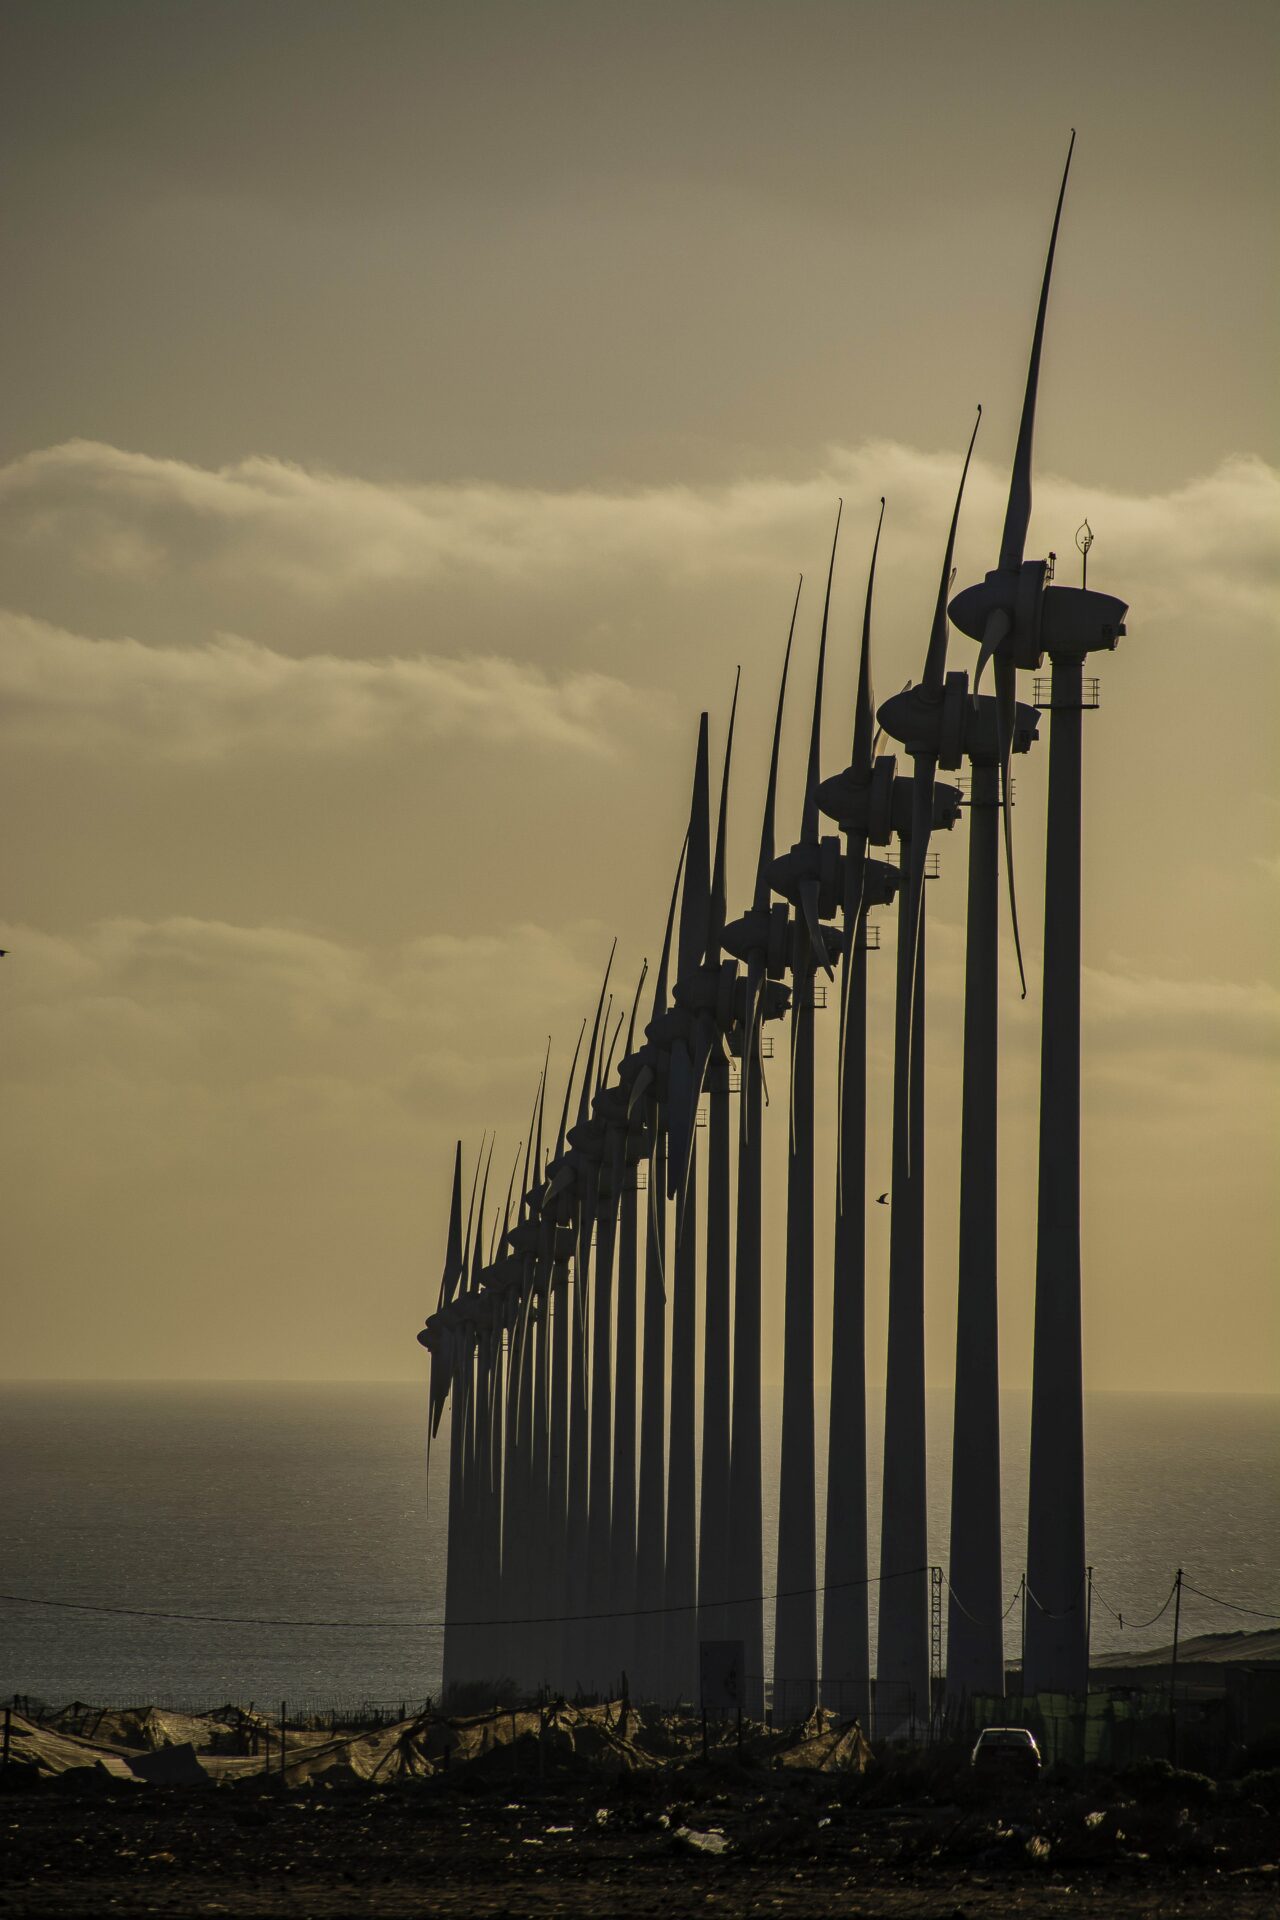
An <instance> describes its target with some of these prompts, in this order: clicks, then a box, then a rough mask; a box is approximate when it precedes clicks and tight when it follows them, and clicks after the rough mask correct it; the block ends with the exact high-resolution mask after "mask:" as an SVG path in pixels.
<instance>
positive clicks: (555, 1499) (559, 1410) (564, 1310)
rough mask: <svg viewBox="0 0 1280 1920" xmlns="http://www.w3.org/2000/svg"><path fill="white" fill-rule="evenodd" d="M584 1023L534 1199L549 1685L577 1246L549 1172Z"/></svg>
mask: <svg viewBox="0 0 1280 1920" xmlns="http://www.w3.org/2000/svg"><path fill="white" fill-rule="evenodd" d="M586 1030H587V1023H586V1021H585V1020H584V1021H583V1023H582V1026H581V1028H580V1029H579V1032H578V1040H577V1045H576V1046H575V1047H574V1050H573V1060H572V1062H571V1063H570V1066H569V1075H568V1078H567V1079H566V1081H565V1087H564V1104H563V1106H562V1107H561V1109H560V1126H559V1131H558V1133H557V1135H556V1150H555V1154H554V1155H553V1157H552V1159H551V1161H550V1163H549V1165H548V1168H547V1173H548V1176H549V1177H548V1179H547V1182H546V1185H545V1186H544V1187H543V1190H542V1193H541V1195H540V1197H539V1202H538V1205H539V1209H540V1212H541V1215H542V1225H543V1229H544V1242H543V1248H542V1251H541V1253H540V1255H539V1267H540V1269H541V1271H542V1273H543V1274H544V1276H545V1278H544V1281H543V1287H544V1309H543V1310H544V1315H545V1314H547V1313H549V1315H550V1333H549V1336H548V1335H547V1334H546V1333H544V1336H543V1340H544V1348H545V1347H546V1346H547V1345H549V1350H550V1351H549V1357H550V1378H549V1381H548V1390H547V1510H546V1530H545V1538H546V1555H545V1588H544V1592H543V1611H544V1612H545V1614H546V1615H547V1616H548V1618H547V1620H546V1624H545V1626H544V1629H543V1633H542V1660H541V1665H542V1671H543V1674H544V1676H545V1677H546V1678H547V1679H548V1680H550V1681H553V1682H555V1681H558V1680H559V1679H560V1677H561V1653H562V1638H563V1635H562V1630H561V1627H560V1625H559V1616H560V1615H562V1614H564V1613H565V1612H566V1611H567V1608H566V1606H565V1599H566V1586H567V1581H568V1570H567V1568H568V1558H567V1557H568V1526H569V1495H568V1467H569V1392H570V1379H569V1344H570V1342H569V1323H570V1320H571V1319H572V1318H573V1317H574V1314H573V1302H572V1301H571V1300H570V1298H569V1293H570V1287H569V1266H570V1262H571V1260H572V1258H573V1249H574V1246H575V1244H576V1234H575V1231H574V1208H573V1198H572V1194H571V1193H570V1191H569V1189H570V1188H571V1187H572V1185H573V1179H572V1170H570V1177H569V1178H568V1179H567V1180H566V1181H565V1182H564V1183H563V1185H562V1186H561V1187H560V1188H559V1189H558V1190H557V1191H556V1192H555V1193H552V1191H551V1188H552V1179H551V1178H550V1176H551V1174H552V1172H553V1170H554V1171H555V1172H557V1173H558V1172H559V1170H560V1168H561V1167H562V1166H563V1164H564V1159H565V1137H566V1129H567V1127H568V1124H569V1102H570V1099H571V1097H572V1093H573V1078H574V1074H575V1073H576V1071H577V1067H578V1057H579V1054H580V1052H581V1049H582V1041H583V1037H584V1035H585V1034H586Z"/></svg>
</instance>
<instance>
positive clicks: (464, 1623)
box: [0, 1567, 929, 1633]
mask: <svg viewBox="0 0 1280 1920" xmlns="http://www.w3.org/2000/svg"><path fill="white" fill-rule="evenodd" d="M928 1571H929V1569H928V1568H927V1567H906V1568H904V1569H903V1571H902V1572H901V1573H881V1574H874V1575H872V1576H870V1577H869V1578H867V1579H865V1580H833V1581H831V1582H829V1583H828V1584H827V1585H826V1586H819V1587H789V1588H788V1589H787V1590H786V1591H785V1592H782V1591H779V1592H777V1593H755V1594H750V1595H748V1596H747V1597H746V1598H745V1599H731V1600H686V1601H681V1602H680V1603H679V1604H678V1605H675V1606H670V1607H618V1608H615V1609H613V1610H612V1611H608V1612H603V1613H533V1614H522V1615H518V1616H514V1615H504V1616H502V1617H500V1618H496V1619H489V1620H271V1619H263V1618H260V1617H258V1616H256V1615H253V1614H243V1613H179V1612H177V1611H176V1610H173V1609H170V1608H164V1607H117V1606H108V1605H106V1604H105V1603H103V1602H101V1601H96V1600H49V1599H46V1598H44V1597H43V1596H42V1595H38V1594H29V1593H0V1601H6V1602H8V1603H10V1604H11V1605H14V1606H20V1607H57V1608H59V1609H65V1610H66V1611H69V1612H73V1613H110V1614H122V1615H125V1616H127V1617H128V1618H129V1619H133V1620H186V1621H190V1622H192V1623H196V1624H200V1625H203V1626H220V1627H333V1628H347V1629H350V1630H354V1631H358V1632H361V1633H366V1632H374V1631H379V1630H382V1629H387V1630H396V1631H399V1632H402V1633H403V1632H412V1633H443V1632H445V1631H446V1630H452V1629H455V1628H458V1627H549V1626H559V1625H572V1624H573V1623H575V1622H577V1621H584V1620H637V1619H644V1618H647V1617H649V1616H650V1615H652V1614H659V1613H698V1612H701V1610H702V1609H703V1608H704V1607H747V1606H756V1605H763V1604H764V1603H765V1602H766V1601H770V1600H805V1599H810V1598H812V1597H813V1595H815V1594H819V1593H839V1592H841V1591H842V1590H844V1589H845V1588H847V1587H876V1586H880V1585H881V1584H882V1583H883V1582H885V1581H886V1580H907V1579H910V1578H911V1576H912V1575H913V1574H917V1573H927V1572H928Z"/></svg>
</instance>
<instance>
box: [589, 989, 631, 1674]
mask: <svg viewBox="0 0 1280 1920" xmlns="http://www.w3.org/2000/svg"><path fill="white" fill-rule="evenodd" d="M623 1017H624V1016H623V1015H622V1014H621V1013H619V1014H618V1019H617V1024H616V1026H615V1027H614V1030H613V1038H612V1040H611V1041H610V1043H609V1047H608V1052H607V1054H605V1053H603V1051H602V1057H601V1062H600V1072H599V1075H598V1078H597V1083H596V1087H597V1090H596V1095H595V1100H594V1102H593V1103H592V1113H591V1119H590V1122H589V1123H588V1124H589V1127H590V1130H591V1137H592V1147H593V1150H596V1149H598V1151H599V1156H600V1157H599V1159H598V1161H597V1162H596V1175H595V1187H596V1190H595V1195H594V1210H595V1220H596V1238H595V1260H594V1270H595V1285H594V1288H593V1291H592V1313H591V1434H590V1453H589V1458H588V1468H587V1582H586V1608H585V1611H586V1612H587V1613H588V1614H589V1615H592V1616H594V1617H593V1618H590V1619H588V1620H587V1621H586V1622H584V1628H583V1632H582V1636H581V1639H582V1645H583V1647H584V1649H585V1668H586V1675H587V1682H588V1685H589V1686H590V1687H591V1689H592V1690H593V1691H594V1690H598V1689H599V1687H600V1685H601V1683H602V1682H605V1683H607V1681H608V1679H609V1677H610V1674H611V1672H612V1670H613V1659H612V1632H611V1628H610V1624H609V1622H608V1621H607V1620H605V1619H603V1618H601V1617H600V1616H602V1615H604V1614H606V1613H607V1612H608V1607H609V1590H610V1586H611V1579H612V1570H611V1566H610V1559H609V1554H610V1547H611V1543H612V1508H613V1484H612V1483H613V1268H614V1258H615V1254H616V1249H617V1236H618V1202H619V1199H620V1197H621V1180H620V1178H619V1168H618V1166H617V1165H616V1163H615V1162H616V1144H615V1142H614V1140H613V1138H612V1135H611V1130H610V1128H609V1124H608V1120H607V1114H608V1111H609V1094H610V1093H611V1092H612V1091H613V1089H611V1088H609V1085H608V1081H609V1073H610V1069H611V1067H612V1064H613V1053H614V1048H615V1047H616V1045H617V1041H618V1035H619V1033H620V1032H621V1030H622V1021H623Z"/></svg>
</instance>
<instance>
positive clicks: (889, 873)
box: [845, 860, 904, 939]
mask: <svg viewBox="0 0 1280 1920" xmlns="http://www.w3.org/2000/svg"><path fill="white" fill-rule="evenodd" d="M862 876H863V877H862V912H863V913H864V914H866V913H868V912H869V911H870V910H871V908H872V907H889V906H892V905H893V902H894V901H895V899H896V898H897V896H898V889H899V887H901V885H902V882H903V878H904V875H903V872H902V869H901V867H895V866H894V865H893V863H892V862H891V861H889V860H864V861H863V863H862ZM848 934H849V930H848V928H847V927H846V929H845V938H846V939H848Z"/></svg>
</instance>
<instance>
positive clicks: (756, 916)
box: [720, 900, 791, 1020]
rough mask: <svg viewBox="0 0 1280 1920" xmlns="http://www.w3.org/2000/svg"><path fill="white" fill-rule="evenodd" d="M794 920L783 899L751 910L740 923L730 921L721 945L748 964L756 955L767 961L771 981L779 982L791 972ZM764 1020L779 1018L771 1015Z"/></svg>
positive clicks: (767, 1014) (749, 909)
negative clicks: (792, 925) (792, 920)
mask: <svg viewBox="0 0 1280 1920" xmlns="http://www.w3.org/2000/svg"><path fill="white" fill-rule="evenodd" d="M790 921H791V916H790V914H789V913H788V911H787V908H786V907H785V906H784V904H783V903H782V901H780V900H775V901H774V902H773V903H772V904H771V905H769V906H764V907H749V908H748V910H747V911H746V913H744V914H742V915H741V916H740V917H739V918H738V919H737V920H731V921H730V922H729V924H728V926H727V927H726V928H725V930H724V933H723V935H722V936H721V941H720V944H721V946H722V947H723V948H724V949H725V951H726V952H727V953H732V954H735V955H736V956H737V958H738V959H739V960H741V961H743V962H744V963H745V964H747V965H750V962H751V959H752V957H753V956H755V957H756V958H757V959H761V960H763V962H764V968H765V972H766V973H767V974H768V975H769V977H770V978H771V979H773V980H778V979H780V978H781V977H782V975H783V974H784V973H785V972H786V969H787V952H788V939H789V935H788V928H789V926H790ZM784 1011H785V1009H784ZM764 1017H765V1019H767V1020H768V1019H774V1018H776V1016H775V1015H773V1014H770V1013H767V1012H766V1014H765V1016H764Z"/></svg>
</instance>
